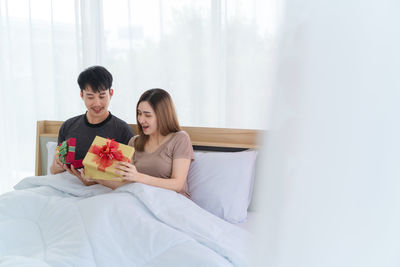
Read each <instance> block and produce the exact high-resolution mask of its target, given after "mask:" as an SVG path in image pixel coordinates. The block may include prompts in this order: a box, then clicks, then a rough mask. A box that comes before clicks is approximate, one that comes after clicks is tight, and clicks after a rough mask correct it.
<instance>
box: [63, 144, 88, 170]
mask: <svg viewBox="0 0 400 267" xmlns="http://www.w3.org/2000/svg"><path fill="white" fill-rule="evenodd" d="M75 148H76V138H72V137H71V138H69V139H68V140H65V141H63V142H62V143H61V144H59V145H58V146H57V155H58V158H59V159H60V161H61V163H63V164H66V165H68V166H70V165H72V166H74V167H75V168H76V169H77V168H82V167H83V164H82V160H75Z"/></svg>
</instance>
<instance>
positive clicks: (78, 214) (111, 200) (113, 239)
mask: <svg viewBox="0 0 400 267" xmlns="http://www.w3.org/2000/svg"><path fill="white" fill-rule="evenodd" d="M15 189H16V190H15V191H12V192H9V193H6V194H3V195H1V196H0V266H38V267H39V266H85V267H89V266H105V267H106V266H107V267H109V266H210V267H211V266H246V265H247V260H246V256H247V251H246V249H247V247H248V246H249V245H250V244H249V236H248V233H247V232H245V231H244V230H242V229H240V228H238V227H236V226H234V225H231V224H229V223H227V222H225V221H223V220H221V219H219V218H218V217H216V216H214V215H212V214H210V213H208V212H207V211H205V210H203V209H202V208H200V207H199V206H197V205H196V204H194V203H193V202H192V201H191V200H189V199H187V198H185V197H184V196H182V195H180V194H177V193H176V192H173V191H170V190H165V189H161V188H156V187H151V186H147V185H143V184H139V183H135V184H129V185H126V186H123V187H121V188H119V189H117V190H115V191H113V190H110V189H109V188H107V187H104V186H102V185H93V186H89V187H87V186H84V185H83V184H82V183H81V182H80V181H79V180H78V179H77V178H75V177H73V176H71V175H69V174H68V173H63V174H58V175H51V176H43V177H29V178H25V179H24V180H22V181H21V182H20V183H19V184H17V185H16V186H15Z"/></svg>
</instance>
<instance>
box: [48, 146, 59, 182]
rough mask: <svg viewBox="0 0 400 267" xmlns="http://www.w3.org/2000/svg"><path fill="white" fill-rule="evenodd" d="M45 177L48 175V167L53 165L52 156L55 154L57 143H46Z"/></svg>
mask: <svg viewBox="0 0 400 267" xmlns="http://www.w3.org/2000/svg"><path fill="white" fill-rule="evenodd" d="M46 148H47V173H46V174H47V175H49V174H50V167H51V164H53V159H54V155H55V154H56V148H57V142H47V143H46Z"/></svg>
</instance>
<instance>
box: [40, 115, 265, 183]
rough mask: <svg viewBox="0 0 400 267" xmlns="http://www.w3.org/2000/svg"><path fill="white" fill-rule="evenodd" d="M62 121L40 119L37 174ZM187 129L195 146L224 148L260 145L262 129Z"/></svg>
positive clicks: (135, 131) (185, 128) (133, 126)
mask: <svg viewBox="0 0 400 267" xmlns="http://www.w3.org/2000/svg"><path fill="white" fill-rule="evenodd" d="M62 123H63V122H62V121H38V122H37V132H36V165H35V175H36V176H38V175H42V174H43V170H42V150H43V147H45V146H43V144H41V143H43V142H46V140H56V139H57V135H58V131H59V129H60V127H61V124H62ZM129 125H130V126H131V127H132V129H133V131H134V133H137V132H138V131H137V125H136V124H129ZM181 128H182V130H184V131H186V132H187V133H188V134H189V136H190V139H191V141H192V144H193V145H194V146H202V147H222V148H250V149H256V148H258V146H259V137H260V135H261V133H262V132H261V131H258V130H245V129H228V128H208V127H181Z"/></svg>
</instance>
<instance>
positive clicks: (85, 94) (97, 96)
mask: <svg viewBox="0 0 400 267" xmlns="http://www.w3.org/2000/svg"><path fill="white" fill-rule="evenodd" d="M113 93H114V91H113V89H110V90H103V91H100V92H93V90H92V87H91V86H90V85H87V86H86V88H85V89H84V90H83V91H81V97H82V99H83V101H84V102H85V106H86V108H87V110H88V114H87V116H88V119H92V120H95V121H98V120H100V121H101V120H104V119H106V118H107V116H108V105H109V104H110V100H111V97H112V95H113Z"/></svg>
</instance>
